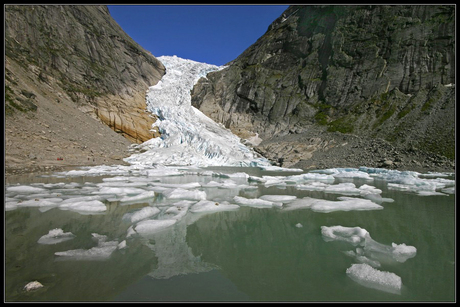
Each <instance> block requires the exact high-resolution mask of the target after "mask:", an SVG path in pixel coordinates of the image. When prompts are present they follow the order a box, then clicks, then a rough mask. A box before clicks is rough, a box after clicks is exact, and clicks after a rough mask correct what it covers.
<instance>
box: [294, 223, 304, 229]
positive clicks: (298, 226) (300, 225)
mask: <svg viewBox="0 0 460 307" xmlns="http://www.w3.org/2000/svg"><path fill="white" fill-rule="evenodd" d="M295 227H297V228H302V227H303V225H302V224H300V223H297V224H295Z"/></svg>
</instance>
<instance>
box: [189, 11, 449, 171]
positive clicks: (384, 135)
mask: <svg viewBox="0 0 460 307" xmlns="http://www.w3.org/2000/svg"><path fill="white" fill-rule="evenodd" d="M454 14H455V7H454V6H448V5H444V6H442V5H439V6H438V5H436V6H427V5H393V6H392V5H369V6H363V5H359V6H342V5H316V6H315V5H311V6H310V5H308V6H290V7H289V8H288V9H287V10H286V11H285V12H284V13H283V14H282V15H281V16H280V17H279V18H277V19H276V20H275V21H274V22H273V23H272V24H271V25H270V26H269V27H268V29H267V31H266V33H265V34H264V35H263V36H262V37H260V38H259V39H258V40H257V41H256V42H255V43H254V44H253V45H251V46H250V47H248V48H247V49H246V50H245V51H244V52H243V53H242V54H241V55H240V56H239V57H238V58H237V59H235V60H234V61H232V62H231V65H229V67H228V68H227V69H225V70H222V71H219V72H213V73H210V74H209V75H208V76H207V79H202V80H200V81H199V82H198V83H197V84H196V85H195V87H194V89H193V93H192V104H193V105H194V106H195V107H197V108H199V109H200V110H201V111H203V112H204V113H205V114H206V115H208V116H210V117H211V118H212V119H214V120H216V121H218V122H220V123H223V124H224V125H225V126H226V127H227V128H230V129H231V130H232V131H233V132H234V133H236V134H237V135H239V136H241V137H242V138H248V137H250V136H254V135H258V136H259V137H260V138H262V139H263V140H264V141H263V142H262V143H260V145H259V144H254V145H255V146H257V145H259V146H258V147H257V148H258V149H259V151H260V152H261V153H263V154H265V155H268V157H269V158H270V159H271V160H274V161H277V160H279V159H282V160H283V161H284V163H285V165H286V166H287V165H295V166H297V167H299V166H300V165H296V163H300V164H301V165H302V166H303V167H317V166H318V162H320V161H319V158H318V159H314V158H315V156H316V155H318V157H319V156H320V155H322V156H324V155H323V154H322V153H320V152H323V153H325V152H329V154H332V153H333V152H334V151H335V150H337V148H338V147H337V143H341V144H345V143H348V144H349V145H348V146H347V145H343V146H342V147H340V150H341V151H343V150H345V149H348V153H350V154H351V153H354V152H356V151H357V150H358V149H353V147H352V146H351V145H350V144H351V141H350V140H352V139H355V138H356V137H360V138H362V139H367V140H368V142H369V143H375V142H377V143H382V142H384V143H388V145H389V146H391V147H393V149H391V151H399V152H402V151H404V152H408V154H407V157H405V158H404V159H403V160H407V161H396V162H398V163H399V166H402V165H403V164H404V165H405V166H406V167H418V164H423V163H425V162H423V161H422V162H420V161H417V160H420V159H423V160H425V161H427V158H421V157H413V156H411V157H409V156H410V154H409V153H410V152H412V151H417V152H418V154H417V155H419V156H426V157H428V156H430V157H431V158H430V159H435V160H438V161H439V163H440V164H442V163H444V162H441V160H442V161H446V160H450V161H453V160H454V159H455V116H454V114H455V113H454V111H455V96H454V95H455V48H454V45H455V26H454V24H455V23H454V20H455V18H454ZM288 135H289V136H290V139H292V141H290V142H285V145H284V146H274V142H275V141H274V140H275V139H276V138H278V139H282V138H283V137H284V138H286V136H288ZM293 135H298V136H299V137H298V140H297V141H296V140H294V136H293ZM312 138H318V139H319V140H318V141H314V142H310V143H309V142H305V139H306V140H309V139H312ZM341 139H344V140H345V139H346V141H341ZM378 140H381V141H378ZM313 143H315V144H316V145H314V144H313ZM320 143H322V144H329V145H326V146H322V145H319V144H320ZM334 143H335V145H334ZM353 146H355V145H353ZM275 147H276V148H275ZM279 147H284V149H283V148H279ZM306 147H308V150H306ZM293 148H295V149H293ZM333 148H334V149H333ZM356 148H357V147H356ZM330 149H331V150H330ZM363 150H365V148H363ZM383 150H384V148H382V151H383ZM293 151H297V153H294V152H293ZM315 152H316V153H315ZM342 155H343V156H344V157H347V156H349V154H347V153H343V154H342ZM355 156H357V155H355ZM385 156H388V157H385ZM386 158H387V159H386ZM312 159H313V160H312ZM383 159H384V160H391V161H394V162H395V160H396V159H399V160H401V159H402V158H401V157H396V156H395V155H394V154H392V153H391V152H389V153H382V155H381V157H376V161H372V160H370V159H367V160H363V161H361V162H360V161H359V160H358V159H355V160H353V161H351V160H350V161H349V163H350V164H352V165H356V166H359V165H358V164H359V163H364V162H372V164H373V165H376V164H379V165H383V164H382V161H379V160H383ZM314 160H316V161H314ZM411 160H414V161H416V162H417V163H411ZM403 162H404V163H403ZM398 163H395V164H394V165H393V167H397V166H398ZM449 163H450V162H448V163H447V164H449ZM425 164H427V165H429V164H430V163H428V162H426V163H425ZM321 165H324V164H321Z"/></svg>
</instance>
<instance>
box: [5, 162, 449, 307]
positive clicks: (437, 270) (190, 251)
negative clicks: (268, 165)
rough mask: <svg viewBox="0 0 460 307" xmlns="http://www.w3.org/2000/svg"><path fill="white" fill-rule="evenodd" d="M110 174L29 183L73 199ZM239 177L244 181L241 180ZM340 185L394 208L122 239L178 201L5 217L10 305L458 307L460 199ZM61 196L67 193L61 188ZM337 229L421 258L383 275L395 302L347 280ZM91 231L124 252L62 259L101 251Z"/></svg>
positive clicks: (206, 223) (192, 221)
mask: <svg viewBox="0 0 460 307" xmlns="http://www.w3.org/2000/svg"><path fill="white" fill-rule="evenodd" d="M210 170H213V171H219V172H223V173H225V172H227V173H231V172H235V171H245V172H247V173H249V174H250V175H254V176H262V175H270V176H274V175H277V176H287V175H289V174H288V173H286V172H280V173H276V172H262V171H260V170H257V169H236V170H235V169H231V168H213V169H210ZM106 177H107V176H105V177H102V176H99V177H98V176H95V177H74V178H55V177H46V178H44V177H35V178H33V179H31V178H28V179H27V181H28V182H29V183H30V182H32V181H33V182H35V183H59V182H65V183H71V182H77V183H78V184H80V186H79V188H80V189H79V190H78V189H77V190H76V189H73V190H72V189H71V190H69V192H67V193H70V194H72V193H78V192H80V193H82V192H83V191H84V189H82V187H93V186H94V185H97V184H98V183H102V182H104V181H103V178H106ZM449 178H450V179H453V177H449ZM157 179H158V178H157ZM232 179H233V180H234V181H235V182H237V183H242V182H243V181H245V180H242V179H239V178H232ZM158 180H159V181H157V182H160V183H166V184H184V183H189V182H200V183H208V182H210V181H211V180H214V181H222V180H226V179H223V178H219V177H211V176H200V175H199V174H198V175H197V174H190V175H183V176H171V177H161V178H159V179H158ZM241 180H242V181H241ZM240 181H241V182H240ZM340 182H353V183H354V184H355V186H356V187H359V186H361V185H363V184H368V185H372V186H374V187H376V188H378V189H381V190H382V193H381V196H382V197H385V198H391V199H393V200H394V201H393V202H383V203H381V204H380V205H381V206H382V207H383V209H381V210H363V211H355V210H352V211H335V212H328V213H324V212H315V211H313V210H311V209H309V208H304V209H296V210H284V209H285V207H286V204H285V205H283V206H281V207H280V206H273V207H269V208H255V207H248V206H240V208H239V209H238V210H233V211H221V212H213V213H207V214H206V213H192V212H188V213H187V215H186V216H185V217H184V218H182V219H180V220H178V222H177V223H175V224H174V225H173V226H171V227H168V228H165V229H164V230H162V231H159V232H155V233H153V234H151V235H146V236H142V235H137V234H135V235H132V236H127V233H128V232H129V229H130V227H132V226H133V223H131V222H129V221H128V220H127V219H126V216H129V214H130V213H133V212H137V211H139V210H140V209H141V208H145V207H147V206H152V207H157V208H159V209H160V211H161V213H160V215H161V214H164V213H163V212H165V210H167V209H168V208H171V202H170V200H168V199H167V197H165V196H164V195H162V193H156V197H155V198H153V199H150V200H148V201H145V200H144V201H139V202H135V203H128V204H122V203H120V202H119V201H116V200H113V199H112V200H111V201H109V200H104V201H103V203H104V204H105V205H106V207H107V210H106V211H104V212H103V213H99V214H82V213H81V212H75V211H71V210H62V209H61V208H59V207H54V208H53V207H51V208H46V209H45V208H43V207H18V208H15V209H14V210H7V211H5V300H6V301H133V302H134V301H149V302H155V301H187V302H188V301H302V302H314V301H319V302H335V301H339V302H350V301H356V302H358V301H377V302H378V301H411V302H413V301H419V302H425V301H442V302H452V301H455V289H456V288H455V258H456V254H455V242H456V241H455V226H456V224H455V194H449V195H444V196H437V195H436V196H419V195H417V194H416V193H414V192H408V191H399V190H392V189H388V187H387V183H386V182H384V181H379V180H375V181H373V182H369V181H365V180H362V179H347V180H338V179H336V180H335V181H334V182H333V183H332V182H331V183H330V184H338V183H340ZM12 184H13V183H12V182H10V183H8V184H7V187H8V186H11V185H12ZM21 184H25V182H21ZM200 190H202V191H206V192H207V195H208V198H207V199H210V198H212V199H231V198H232V197H233V196H234V195H239V196H243V197H246V198H248V199H251V198H257V197H260V196H261V195H270V194H272V195H294V196H296V197H297V198H298V199H299V198H303V197H312V198H316V199H327V200H337V197H340V196H343V195H342V194H334V193H324V192H322V191H307V190H298V189H296V187H295V186H291V185H287V186H284V187H281V186H269V187H267V186H265V185H264V184H263V183H252V188H251V189H246V190H241V189H224V188H200ZM59 193H61V194H65V193H66V192H65V190H62V189H61V190H59ZM7 196H8V195H7ZM67 196H69V194H68V195H67ZM9 197H12V195H11V194H10V196H9ZM353 197H359V196H353ZM176 201H177V200H176ZM126 214H128V215H126ZM338 225H340V226H344V227H361V228H363V229H365V230H367V231H368V233H369V234H370V236H371V237H372V239H373V240H375V241H377V242H379V243H380V244H383V245H385V246H391V244H392V243H396V244H402V243H405V244H406V245H407V246H413V247H415V248H416V251H417V252H416V255H415V256H414V257H412V258H410V259H407V260H406V261H404V262H403V263H400V262H397V261H393V262H391V261H390V262H382V264H381V267H379V268H378V270H380V271H383V272H391V273H394V274H396V275H397V276H399V277H400V278H401V281H402V288H401V291H400V293H399V294H394V293H389V292H387V291H381V290H377V289H374V288H369V287H366V286H363V285H362V284H360V283H358V282H356V281H354V280H353V279H351V278H350V277H349V276H348V275H347V274H346V271H347V269H348V268H349V267H350V266H351V265H352V264H354V263H358V262H357V261H356V259H355V258H353V257H350V256H349V255H347V253H346V252H348V251H350V250H354V249H355V247H354V246H352V245H350V244H349V243H347V242H344V241H327V240H325V239H324V237H323V236H322V234H321V227H322V226H327V227H330V226H338ZM55 228H60V229H63V230H64V231H65V232H71V233H72V234H73V235H74V236H75V237H73V238H72V239H71V240H67V241H65V242H60V243H56V244H49V245H46V244H38V243H37V241H38V240H39V239H40V238H41V237H42V236H43V235H46V234H47V233H48V232H49V231H50V230H52V229H55ZM93 233H97V234H100V235H105V236H107V241H114V242H116V243H117V244H118V243H120V242H122V241H125V242H126V248H117V249H116V250H114V251H113V252H112V253H111V254H110V255H109V256H108V257H102V258H101V259H91V258H88V259H76V258H72V257H70V258H66V257H59V256H56V255H55V253H56V252H58V253H59V252H63V251H71V250H75V249H81V250H88V249H91V248H93V247H94V246H96V245H97V243H96V242H95V240H94V238H92V234H93ZM34 280H37V281H39V282H40V283H41V284H42V285H43V287H42V288H40V289H37V290H34V291H31V292H26V291H24V290H23V288H24V286H25V285H26V284H27V283H28V282H30V281H34Z"/></svg>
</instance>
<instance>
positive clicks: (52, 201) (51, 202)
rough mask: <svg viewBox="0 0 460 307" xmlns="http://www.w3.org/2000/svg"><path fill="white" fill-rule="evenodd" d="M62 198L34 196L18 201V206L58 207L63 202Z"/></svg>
mask: <svg viewBox="0 0 460 307" xmlns="http://www.w3.org/2000/svg"><path fill="white" fill-rule="evenodd" d="M62 201H63V199H62V198H58V197H53V198H45V199H39V198H34V199H30V200H26V201H23V202H21V203H18V204H17V206H21V207H56V206H59V203H60V202H62Z"/></svg>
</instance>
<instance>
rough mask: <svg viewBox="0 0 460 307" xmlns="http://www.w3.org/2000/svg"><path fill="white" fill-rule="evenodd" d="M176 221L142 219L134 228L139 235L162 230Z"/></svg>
mask: <svg viewBox="0 0 460 307" xmlns="http://www.w3.org/2000/svg"><path fill="white" fill-rule="evenodd" d="M176 222H177V220H175V219H167V220H143V221H141V222H139V223H138V224H137V225H136V226H135V227H134V230H135V231H136V232H137V233H139V234H141V235H150V234H155V233H157V232H160V231H163V230H165V229H167V228H168V227H171V226H172V225H174V224H175V223H176Z"/></svg>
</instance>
